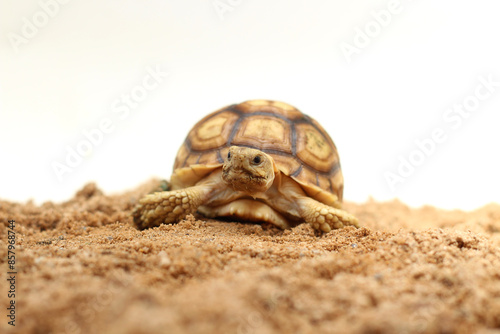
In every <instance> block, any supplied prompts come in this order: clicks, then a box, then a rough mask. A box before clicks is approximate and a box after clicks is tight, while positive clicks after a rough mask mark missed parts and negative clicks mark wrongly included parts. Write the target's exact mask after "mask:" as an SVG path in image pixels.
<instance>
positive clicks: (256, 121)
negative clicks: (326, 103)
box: [132, 100, 358, 232]
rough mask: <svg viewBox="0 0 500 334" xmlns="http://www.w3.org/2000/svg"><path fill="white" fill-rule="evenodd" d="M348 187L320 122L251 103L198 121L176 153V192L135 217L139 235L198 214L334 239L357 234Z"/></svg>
mask: <svg viewBox="0 0 500 334" xmlns="http://www.w3.org/2000/svg"><path fill="white" fill-rule="evenodd" d="M343 184H344V181H343V176H342V171H341V168H340V161H339V156H338V153H337V148H336V146H335V144H334V143H333V141H332V139H331V138H330V136H329V135H328V134H327V133H326V132H325V130H324V129H323V128H322V127H321V125H320V124H319V123H318V122H316V121H315V120H314V119H312V118H311V117H309V116H307V115H305V114H303V113H302V112H300V111H299V110H298V109H296V108H294V107H293V106H291V105H289V104H286V103H283V102H278V101H271V100H250V101H246V102H243V103H240V104H233V105H230V106H227V107H225V108H222V109H219V110H217V111H215V112H213V113H211V114H209V115H207V116H206V117H205V118H203V119H202V120H201V121H199V122H198V123H197V124H196V125H195V126H194V127H193V128H192V129H191V131H190V132H189V134H188V136H187V138H186V139H185V141H184V143H183V144H182V146H181V147H180V149H179V151H178V153H177V157H176V160H175V163H174V170H173V174H172V177H171V179H170V186H171V189H170V190H169V191H160V192H155V193H152V194H148V195H146V196H145V197H143V198H142V199H141V200H140V201H139V204H138V205H137V206H136V207H135V209H134V211H133V214H132V215H133V218H134V223H135V225H136V226H137V227H138V228H140V229H144V228H148V227H154V226H159V225H160V224H162V223H165V224H169V223H174V222H177V221H179V220H181V219H183V218H184V217H185V216H186V215H188V214H190V213H194V212H195V211H198V212H199V213H201V214H203V215H204V216H206V217H209V218H215V217H226V218H230V219H233V220H243V221H249V222H268V223H271V224H274V225H276V226H278V227H280V228H282V229H287V228H290V227H292V226H296V225H297V224H299V223H302V222H307V223H309V224H311V225H312V227H313V228H314V229H316V230H321V231H323V232H329V231H330V230H331V229H333V228H341V227H343V226H344V225H353V226H358V221H357V219H356V217H354V216H352V215H351V214H349V213H347V212H345V211H343V210H342V209H341V202H342V193H343Z"/></svg>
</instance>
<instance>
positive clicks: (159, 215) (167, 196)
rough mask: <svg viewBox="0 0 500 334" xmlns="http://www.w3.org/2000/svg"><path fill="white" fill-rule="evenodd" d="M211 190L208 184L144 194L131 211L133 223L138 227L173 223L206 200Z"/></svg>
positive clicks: (193, 210)
mask: <svg viewBox="0 0 500 334" xmlns="http://www.w3.org/2000/svg"><path fill="white" fill-rule="evenodd" d="M211 190H212V187H210V186H209V185H199V186H194V187H189V188H185V189H178V190H172V191H162V192H156V193H153V194H149V195H146V196H144V197H143V198H142V199H141V200H140V201H139V204H138V205H137V206H136V207H135V208H134V211H133V212H132V216H133V217H134V223H135V225H136V226H137V227H138V228H139V229H145V228H149V227H155V226H159V225H161V224H169V223H175V222H177V221H179V220H181V219H182V218H184V217H185V216H186V215H188V214H190V213H193V212H195V211H196V210H197V209H198V207H199V206H200V205H203V203H205V202H207V201H208V199H209V195H210V193H211Z"/></svg>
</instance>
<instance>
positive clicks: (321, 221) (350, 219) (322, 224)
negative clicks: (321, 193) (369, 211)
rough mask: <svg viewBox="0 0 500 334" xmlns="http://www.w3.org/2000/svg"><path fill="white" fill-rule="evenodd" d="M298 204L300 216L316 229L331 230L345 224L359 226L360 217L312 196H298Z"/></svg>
mask: <svg viewBox="0 0 500 334" xmlns="http://www.w3.org/2000/svg"><path fill="white" fill-rule="evenodd" d="M297 204H298V211H299V214H300V216H301V217H302V218H303V219H304V220H305V221H306V222H308V223H309V224H311V226H312V227H313V228H314V229H316V230H321V231H323V232H330V230H332V229H335V228H342V227H344V226H345V225H352V226H356V227H359V225H358V219H357V218H356V217H354V216H353V215H351V214H349V213H347V212H346V211H343V210H340V209H336V208H334V207H331V206H328V205H326V204H323V203H321V202H318V201H316V200H314V199H312V198H310V197H300V198H297Z"/></svg>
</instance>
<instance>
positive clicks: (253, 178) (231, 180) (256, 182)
mask: <svg viewBox="0 0 500 334" xmlns="http://www.w3.org/2000/svg"><path fill="white" fill-rule="evenodd" d="M222 180H223V181H224V182H225V183H226V184H227V185H229V186H230V187H231V188H233V189H234V190H237V191H244V192H259V191H266V190H267V189H268V188H269V187H268V184H269V180H268V178H266V177H264V176H259V175H255V174H253V173H252V172H250V171H248V170H245V169H238V170H235V169H232V168H224V169H223V171H222Z"/></svg>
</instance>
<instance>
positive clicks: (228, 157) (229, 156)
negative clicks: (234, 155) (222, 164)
mask: <svg viewBox="0 0 500 334" xmlns="http://www.w3.org/2000/svg"><path fill="white" fill-rule="evenodd" d="M227 160H231V152H227Z"/></svg>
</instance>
